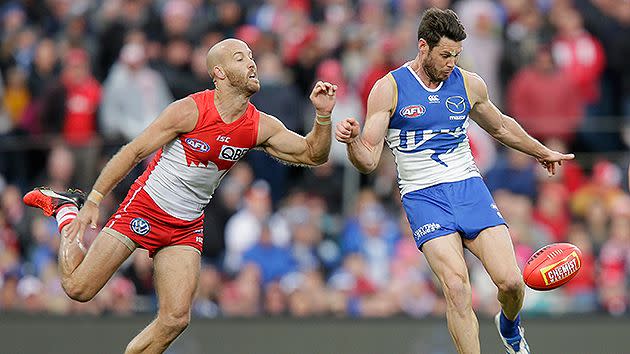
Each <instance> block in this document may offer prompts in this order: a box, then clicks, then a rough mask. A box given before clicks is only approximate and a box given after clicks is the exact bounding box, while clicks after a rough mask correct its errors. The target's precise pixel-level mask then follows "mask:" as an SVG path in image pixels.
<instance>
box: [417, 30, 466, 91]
mask: <svg viewBox="0 0 630 354" xmlns="http://www.w3.org/2000/svg"><path fill="white" fill-rule="evenodd" d="M461 51H462V45H461V42H455V41H453V40H450V39H448V38H446V37H442V39H440V41H439V42H438V44H437V45H436V46H435V47H433V48H431V49H429V50H428V51H427V52H426V53H427V54H426V55H425V56H424V59H423V60H422V69H423V70H424V72H425V73H426V74H427V76H428V77H429V79H430V80H431V81H432V82H438V83H439V82H442V81H444V80H446V79H448V77H449V75H450V74H451V73H452V72H453V69H454V68H455V64H457V60H458V59H459V55H460V53H461Z"/></svg>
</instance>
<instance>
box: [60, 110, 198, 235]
mask: <svg viewBox="0 0 630 354" xmlns="http://www.w3.org/2000/svg"><path fill="white" fill-rule="evenodd" d="M197 116H198V112H197V105H196V104H195V102H194V101H193V100H192V99H191V98H184V99H181V100H179V101H176V102H173V103H171V104H170V105H169V106H168V107H167V108H166V109H164V111H163V112H162V113H161V114H160V115H159V116H158V118H157V119H156V120H155V121H153V122H152V123H151V124H150V125H149V126H148V127H147V128H146V129H145V130H144V131H143V132H142V133H140V135H138V136H137V137H136V138H135V139H133V140H132V141H131V142H129V143H128V144H126V145H125V146H123V147H122V148H121V149H120V150H119V151H118V152H117V153H116V154H115V155H114V156H113V157H112V158H111V159H110V160H109V161H108V162H107V164H106V165H105V167H104V168H103V170H102V171H101V173H100V175H99V176H98V178H97V179H96V182H95V183H94V187H93V188H92V191H91V192H90V194H89V195H88V200H87V202H86V203H85V205H84V206H83V208H82V209H81V211H80V212H79V215H78V216H77V218H76V219H75V220H74V221H73V222H72V223H71V224H70V225H69V227H68V235H69V236H70V237H71V238H74V237H75V236H76V235H83V231H84V230H85V228H86V226H87V225H88V224H90V225H91V226H92V227H96V221H97V220H98V204H99V202H100V200H101V199H102V198H103V196H105V195H107V194H108V193H109V192H111V191H112V189H114V187H116V185H117V184H118V183H119V182H120V180H122V179H123V178H124V177H125V176H126V175H127V174H128V173H129V171H131V169H133V167H134V166H136V165H137V164H138V163H139V162H140V161H142V160H144V159H145V158H146V157H147V156H149V155H151V154H152V153H154V152H155V151H156V150H157V149H159V148H160V147H162V146H163V145H165V144H167V143H168V142H170V141H171V140H173V139H175V138H176V137H177V135H178V134H180V133H184V132H189V131H191V130H192V129H194V127H195V124H197Z"/></svg>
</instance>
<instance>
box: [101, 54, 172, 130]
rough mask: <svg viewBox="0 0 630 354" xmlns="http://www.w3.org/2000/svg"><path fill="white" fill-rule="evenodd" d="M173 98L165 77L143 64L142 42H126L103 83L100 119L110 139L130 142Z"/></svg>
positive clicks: (144, 58)
mask: <svg viewBox="0 0 630 354" xmlns="http://www.w3.org/2000/svg"><path fill="white" fill-rule="evenodd" d="M172 101H173V96H172V95H171V93H170V91H169V89H168V86H167V85H166V82H165V81H164V78H163V77H162V76H161V75H160V74H159V73H158V72H157V71H155V70H153V69H151V68H150V67H148V66H147V65H146V51H145V47H144V45H143V44H142V43H128V44H126V45H125V46H124V47H123V49H122V50H121V52H120V58H119V60H118V61H117V62H116V64H114V66H113V67H112V70H111V71H110V73H109V75H108V76H107V79H106V80H105V84H104V93H103V105H102V109H101V116H100V122H101V125H102V126H103V133H104V134H105V136H106V137H108V138H110V139H115V138H117V137H122V138H123V139H124V141H125V142H128V141H131V140H132V139H133V138H135V137H136V136H137V135H139V134H140V132H141V131H142V130H144V128H146V127H147V126H148V125H149V123H150V122H152V121H153V120H154V119H155V118H156V117H157V116H158V114H159V113H160V112H161V111H162V110H163V109H164V108H165V107H166V106H168V104H169V103H171V102H172Z"/></svg>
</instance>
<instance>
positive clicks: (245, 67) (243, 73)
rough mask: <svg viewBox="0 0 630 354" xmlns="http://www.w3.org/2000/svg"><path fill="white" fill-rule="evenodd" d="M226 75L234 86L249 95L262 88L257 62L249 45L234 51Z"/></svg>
mask: <svg viewBox="0 0 630 354" xmlns="http://www.w3.org/2000/svg"><path fill="white" fill-rule="evenodd" d="M225 76H226V77H227V79H228V80H229V82H230V85H231V86H232V87H235V88H237V89H238V90H239V91H242V92H243V93H245V94H246V95H248V96H251V95H253V94H254V93H256V92H258V90H260V81H259V80H258V70H257V67H256V63H255V62H254V58H253V56H252V52H251V50H250V49H249V48H247V47H245V48H243V49H240V50H236V51H235V52H234V53H233V55H232V57H231V58H230V60H229V61H228V63H227V65H226V66H225Z"/></svg>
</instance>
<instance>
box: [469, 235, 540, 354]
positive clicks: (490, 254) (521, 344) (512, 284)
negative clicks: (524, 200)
mask: <svg viewBox="0 0 630 354" xmlns="http://www.w3.org/2000/svg"><path fill="white" fill-rule="evenodd" d="M464 244H465V245H466V247H467V248H468V249H469V250H470V251H471V252H472V253H473V254H474V255H475V256H477V257H478V258H479V259H480V260H481V262H482V263H483V265H484V267H485V268H486V271H487V272H488V274H489V275H490V278H491V279H492V281H493V282H494V284H495V285H496V286H497V288H498V295H497V298H498V300H499V302H500V303H501V312H500V313H499V314H497V318H496V319H495V320H496V321H497V326H498V330H499V333H500V335H501V340H502V341H503V344H504V346H505V349H506V351H507V352H508V353H529V346H528V345H527V342H526V341H525V337H524V332H523V329H522V327H521V326H520V316H519V311H520V310H521V307H522V306H523V299H524V297H525V284H524V283H523V277H522V276H521V271H520V269H519V268H518V265H517V264H516V256H515V255H514V247H513V246H512V240H511V239H510V234H509V233H508V229H507V227H506V226H505V225H497V226H493V227H490V228H487V229H484V230H483V231H481V232H480V233H479V236H477V237H476V238H474V239H464Z"/></svg>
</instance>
